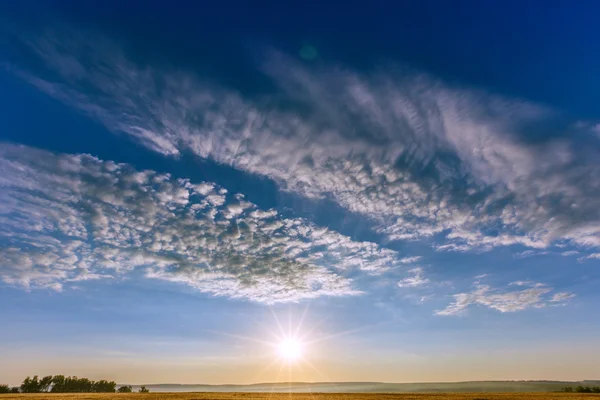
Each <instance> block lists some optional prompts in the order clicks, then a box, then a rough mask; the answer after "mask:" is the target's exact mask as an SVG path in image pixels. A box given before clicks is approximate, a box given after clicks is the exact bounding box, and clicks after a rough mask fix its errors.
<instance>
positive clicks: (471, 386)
mask: <svg viewBox="0 0 600 400" xmlns="http://www.w3.org/2000/svg"><path fill="white" fill-rule="evenodd" d="M598 382H600V381H595V380H586V381H577V382H570V381H564V382H563V381H473V382H426V383H383V382H283V383H256V384H252V385H201V384H200V385H183V384H159V385H152V384H150V385H145V386H146V387H147V388H148V389H150V391H152V392H298V393H306V392H325V393H383V392H388V393H410V392H413V393H415V392H421V393H436V392H438V393H439V392H554V391H558V390H560V389H561V388H563V387H565V386H577V385H583V386H586V385H587V386H593V385H596V384H598ZM139 387H140V385H133V388H134V390H137V389H138V388H139Z"/></svg>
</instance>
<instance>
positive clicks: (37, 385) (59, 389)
mask: <svg viewBox="0 0 600 400" xmlns="http://www.w3.org/2000/svg"><path fill="white" fill-rule="evenodd" d="M149 391H150V390H148V389H147V388H146V386H142V387H141V388H140V390H139V392H140V393H148V392H149ZM115 392H119V393H131V392H133V388H132V387H131V386H130V385H123V386H121V387H119V388H118V389H117V384H116V382H114V381H107V380H104V379H102V380H99V381H93V380H90V379H88V378H78V377H76V376H64V375H54V376H52V375H48V376H44V377H42V378H39V377H38V376H37V375H35V376H34V377H33V378H31V377H29V376H28V377H27V378H25V379H24V380H23V383H21V386H14V387H9V386H8V385H0V393H115Z"/></svg>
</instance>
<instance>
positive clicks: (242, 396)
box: [0, 392, 600, 400]
mask: <svg viewBox="0 0 600 400" xmlns="http://www.w3.org/2000/svg"><path fill="white" fill-rule="evenodd" d="M8 399H15V400H17V399H18V400H41V399H49V400H142V399H143V400H158V399H161V400H162V399H165V400H446V399H448V400H577V399H587V400H592V399H598V400H600V395H598V394H579V393H419V394H414V393H394V394H387V393H214V392H212V393H147V394H142V393H128V394H112V393H106V394H103V393H81V394H3V395H0V400H8Z"/></svg>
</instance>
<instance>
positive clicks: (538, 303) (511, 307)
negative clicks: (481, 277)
mask: <svg viewBox="0 0 600 400" xmlns="http://www.w3.org/2000/svg"><path fill="white" fill-rule="evenodd" d="M511 285H515V286H520V287H526V288H525V289H518V290H512V291H500V290H499V289H495V288H492V287H491V286H489V285H483V284H480V283H476V284H475V289H474V290H473V291H472V292H467V293H458V294H455V295H453V297H454V301H453V302H452V303H450V304H449V305H448V306H447V307H446V308H445V309H443V310H438V311H436V312H435V314H436V315H444V316H448V315H457V314H461V313H463V312H465V311H466V310H467V308H468V307H469V306H471V305H481V306H484V307H488V308H491V309H494V310H497V311H500V312H502V313H506V312H515V311H522V310H526V309H528V308H543V307H545V306H547V305H548V304H549V303H554V302H560V301H565V300H568V299H570V298H572V297H574V295H573V294H571V293H568V292H557V293H554V294H553V296H552V297H551V298H550V299H548V298H547V296H546V295H547V294H549V293H550V292H552V291H553V288H551V287H548V286H546V285H544V284H542V283H534V282H525V281H518V282H513V283H512V284H511Z"/></svg>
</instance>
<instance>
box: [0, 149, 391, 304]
mask: <svg viewBox="0 0 600 400" xmlns="http://www.w3.org/2000/svg"><path fill="white" fill-rule="evenodd" d="M226 192H227V191H226V190H224V189H222V188H219V187H218V186H217V185H216V184H214V183H200V184H194V183H191V182H189V181H188V180H185V179H174V178H173V177H171V176H170V175H168V174H161V173H157V172H154V171H142V172H140V171H136V170H135V169H133V168H132V167H131V166H129V165H126V164H116V163H114V162H112V161H103V160H100V159H98V158H95V157H92V156H90V155H64V154H59V155H55V154H52V153H49V152H46V151H41V150H37V149H33V148H30V147H24V146H13V145H8V144H3V145H0V222H1V223H0V239H1V240H3V241H6V242H7V243H8V246H5V247H3V248H2V249H1V250H0V279H2V280H3V281H4V282H6V283H8V284H11V285H17V286H22V287H25V288H36V287H42V288H52V289H56V290H61V289H62V288H63V286H65V285H66V284H67V283H69V282H76V281H82V280H90V279H102V278H110V277H116V276H119V275H121V274H125V273H127V272H128V271H131V270H133V269H141V270H143V271H145V274H146V276H147V277H149V278H154V279H163V280H168V281H172V282H180V283H184V284H187V285H190V286H192V287H194V288H196V289H198V290H200V291H202V292H206V293H210V294H214V295H219V296H228V297H235V298H237V297H240V298H247V299H251V300H254V301H259V302H278V301H295V300H300V299H305V298H314V297H319V296H347V295H355V294H359V293H360V291H359V290H358V289H356V288H355V287H354V286H353V282H352V280H351V279H349V278H347V277H345V275H346V273H348V272H349V271H358V272H363V273H366V274H379V273H381V272H383V271H385V270H386V269H388V268H391V267H394V266H395V265H398V263H399V261H398V256H397V254H396V253H395V252H394V251H391V250H387V249H383V248H381V247H379V246H377V245H376V244H373V243H369V242H357V241H353V240H351V239H350V238H348V237H346V236H343V235H340V234H339V233H336V232H333V231H331V230H329V229H326V228H322V227H318V226H315V225H314V224H311V223H310V222H307V221H306V220H304V219H300V218H292V219H290V218H281V217H279V216H278V215H277V213H276V212H275V211H274V210H260V209H258V208H257V207H256V205H254V204H252V203H250V202H247V201H245V200H244V197H243V196H241V195H236V196H229V195H228V194H227V193H226ZM215 199H218V200H215Z"/></svg>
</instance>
